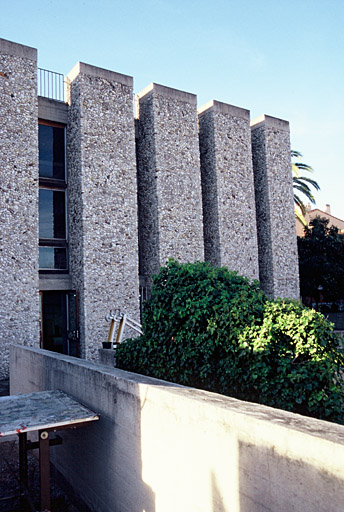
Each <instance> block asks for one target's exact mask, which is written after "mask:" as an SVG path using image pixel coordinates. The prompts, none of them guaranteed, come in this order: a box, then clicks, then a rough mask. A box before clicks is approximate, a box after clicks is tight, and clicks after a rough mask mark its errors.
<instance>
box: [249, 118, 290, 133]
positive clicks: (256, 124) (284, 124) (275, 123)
mask: <svg viewBox="0 0 344 512" xmlns="http://www.w3.org/2000/svg"><path fill="white" fill-rule="evenodd" d="M250 125H251V129H252V130H255V129H256V128H260V127H261V126H266V128H277V129H278V130H283V131H286V132H289V131H290V129H289V122H288V121H285V120H284V119H279V118H278V117H272V116H268V115H266V114H263V115H262V116H259V117H256V118H255V119H253V120H252V121H251V123H250Z"/></svg>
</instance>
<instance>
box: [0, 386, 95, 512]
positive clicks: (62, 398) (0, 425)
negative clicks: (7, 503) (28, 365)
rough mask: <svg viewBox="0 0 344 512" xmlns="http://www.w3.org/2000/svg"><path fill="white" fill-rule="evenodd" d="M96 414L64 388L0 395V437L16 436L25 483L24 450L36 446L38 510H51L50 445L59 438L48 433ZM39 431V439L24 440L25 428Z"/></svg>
mask: <svg viewBox="0 0 344 512" xmlns="http://www.w3.org/2000/svg"><path fill="white" fill-rule="evenodd" d="M98 419H99V416H98V415H97V414H95V413H94V412H93V411H91V410H90V409H88V408H87V407H85V406H83V405H81V404H80V403H79V402H77V401H76V400H74V399H73V398H72V397H70V396H69V395H67V394H66V393H64V392H63V391H59V390H57V391H41V392H37V393H29V394H26V395H14V396H5V397H0V437H4V436H9V435H12V434H18V436H19V475H20V482H21V484H22V485H23V486H24V487H27V484H28V477H27V451H28V450H30V449H34V448H38V449H39V465H40V483H41V510H48V511H49V510H50V457H49V447H50V446H51V445H56V444H61V442H62V440H54V439H49V433H50V432H55V431H57V430H62V429H66V428H77V427H81V426H84V425H87V424H89V423H90V422H92V421H95V420H98ZM34 431H37V432H38V441H37V442H30V441H28V440H27V432H34Z"/></svg>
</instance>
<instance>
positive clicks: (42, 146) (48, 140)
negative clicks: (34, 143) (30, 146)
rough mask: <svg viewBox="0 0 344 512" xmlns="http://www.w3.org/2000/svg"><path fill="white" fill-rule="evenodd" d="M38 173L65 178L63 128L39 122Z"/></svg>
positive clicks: (44, 175)
mask: <svg viewBox="0 0 344 512" xmlns="http://www.w3.org/2000/svg"><path fill="white" fill-rule="evenodd" d="M38 129H39V175H40V177H44V178H55V179H57V180H63V181H64V180H65V136H64V128H61V127H59V126H47V125H45V124H39V126H38Z"/></svg>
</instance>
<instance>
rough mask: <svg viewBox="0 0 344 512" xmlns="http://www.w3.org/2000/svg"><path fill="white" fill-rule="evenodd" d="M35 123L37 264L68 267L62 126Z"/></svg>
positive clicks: (45, 269) (45, 268)
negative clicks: (37, 169)
mask: <svg viewBox="0 0 344 512" xmlns="http://www.w3.org/2000/svg"><path fill="white" fill-rule="evenodd" d="M42 123H43V124H41V122H40V124H39V268H40V270H41V271H43V272H51V271H56V270H57V271H59V272H61V271H64V272H66V271H67V269H68V257H67V229H66V225H67V218H66V171H65V128H64V126H62V125H57V124H55V123H52V124H51V125H50V124H49V125H48V124H46V123H44V122H42Z"/></svg>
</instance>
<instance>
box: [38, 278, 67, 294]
mask: <svg viewBox="0 0 344 512" xmlns="http://www.w3.org/2000/svg"><path fill="white" fill-rule="evenodd" d="M39 289H40V290H41V291H49V290H72V281H71V278H70V276H69V275H68V274H42V275H40V276H39Z"/></svg>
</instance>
